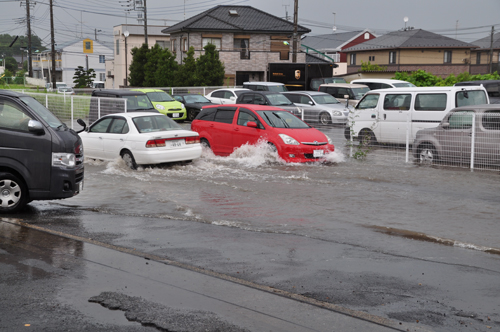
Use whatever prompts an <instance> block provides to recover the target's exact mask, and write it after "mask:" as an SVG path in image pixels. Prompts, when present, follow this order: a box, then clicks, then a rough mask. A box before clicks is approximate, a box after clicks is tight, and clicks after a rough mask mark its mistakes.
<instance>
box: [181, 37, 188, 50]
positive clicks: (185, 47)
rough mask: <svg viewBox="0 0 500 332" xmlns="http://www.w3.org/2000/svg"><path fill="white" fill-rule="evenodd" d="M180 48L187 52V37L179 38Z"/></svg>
mask: <svg viewBox="0 0 500 332" xmlns="http://www.w3.org/2000/svg"><path fill="white" fill-rule="evenodd" d="M181 50H182V52H187V50H188V47H187V38H182V39H181Z"/></svg>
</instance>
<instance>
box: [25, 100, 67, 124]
mask: <svg viewBox="0 0 500 332" xmlns="http://www.w3.org/2000/svg"><path fill="white" fill-rule="evenodd" d="M19 99H21V101H22V102H23V103H25V104H26V105H28V107H29V108H30V109H31V110H33V112H35V113H36V114H37V115H38V116H39V117H41V118H42V119H43V120H45V122H47V124H48V125H49V126H50V127H52V128H58V127H59V126H60V125H62V122H61V121H60V120H59V119H58V118H57V117H56V116H55V115H54V114H52V112H50V111H49V110H48V109H47V108H45V106H43V105H42V104H40V103H39V102H38V100H36V99H35V98H33V97H20V98H19Z"/></svg>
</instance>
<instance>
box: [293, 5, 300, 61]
mask: <svg viewBox="0 0 500 332" xmlns="http://www.w3.org/2000/svg"><path fill="white" fill-rule="evenodd" d="M298 12H299V0H295V4H294V10H293V53H292V62H293V63H296V62H297V48H298V47H297V37H298V36H297V33H298V26H297V24H298V16H299V13H298Z"/></svg>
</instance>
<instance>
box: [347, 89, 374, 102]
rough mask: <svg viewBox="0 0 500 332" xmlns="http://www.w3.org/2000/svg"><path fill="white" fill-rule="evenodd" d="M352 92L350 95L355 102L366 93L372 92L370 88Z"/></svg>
mask: <svg viewBox="0 0 500 332" xmlns="http://www.w3.org/2000/svg"><path fill="white" fill-rule="evenodd" d="M350 90H351V91H350V94H349V95H350V96H351V98H354V99H355V100H360V99H361V98H362V97H363V96H364V95H365V93H367V92H368V91H370V89H369V88H352V89H350Z"/></svg>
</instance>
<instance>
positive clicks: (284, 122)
mask: <svg viewBox="0 0 500 332" xmlns="http://www.w3.org/2000/svg"><path fill="white" fill-rule="evenodd" d="M273 114H274V116H275V117H277V118H278V119H280V120H281V122H283V125H284V126H285V128H290V126H289V125H288V123H286V121H285V120H283V118H282V117H281V116H279V114H278V113H276V112H273Z"/></svg>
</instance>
